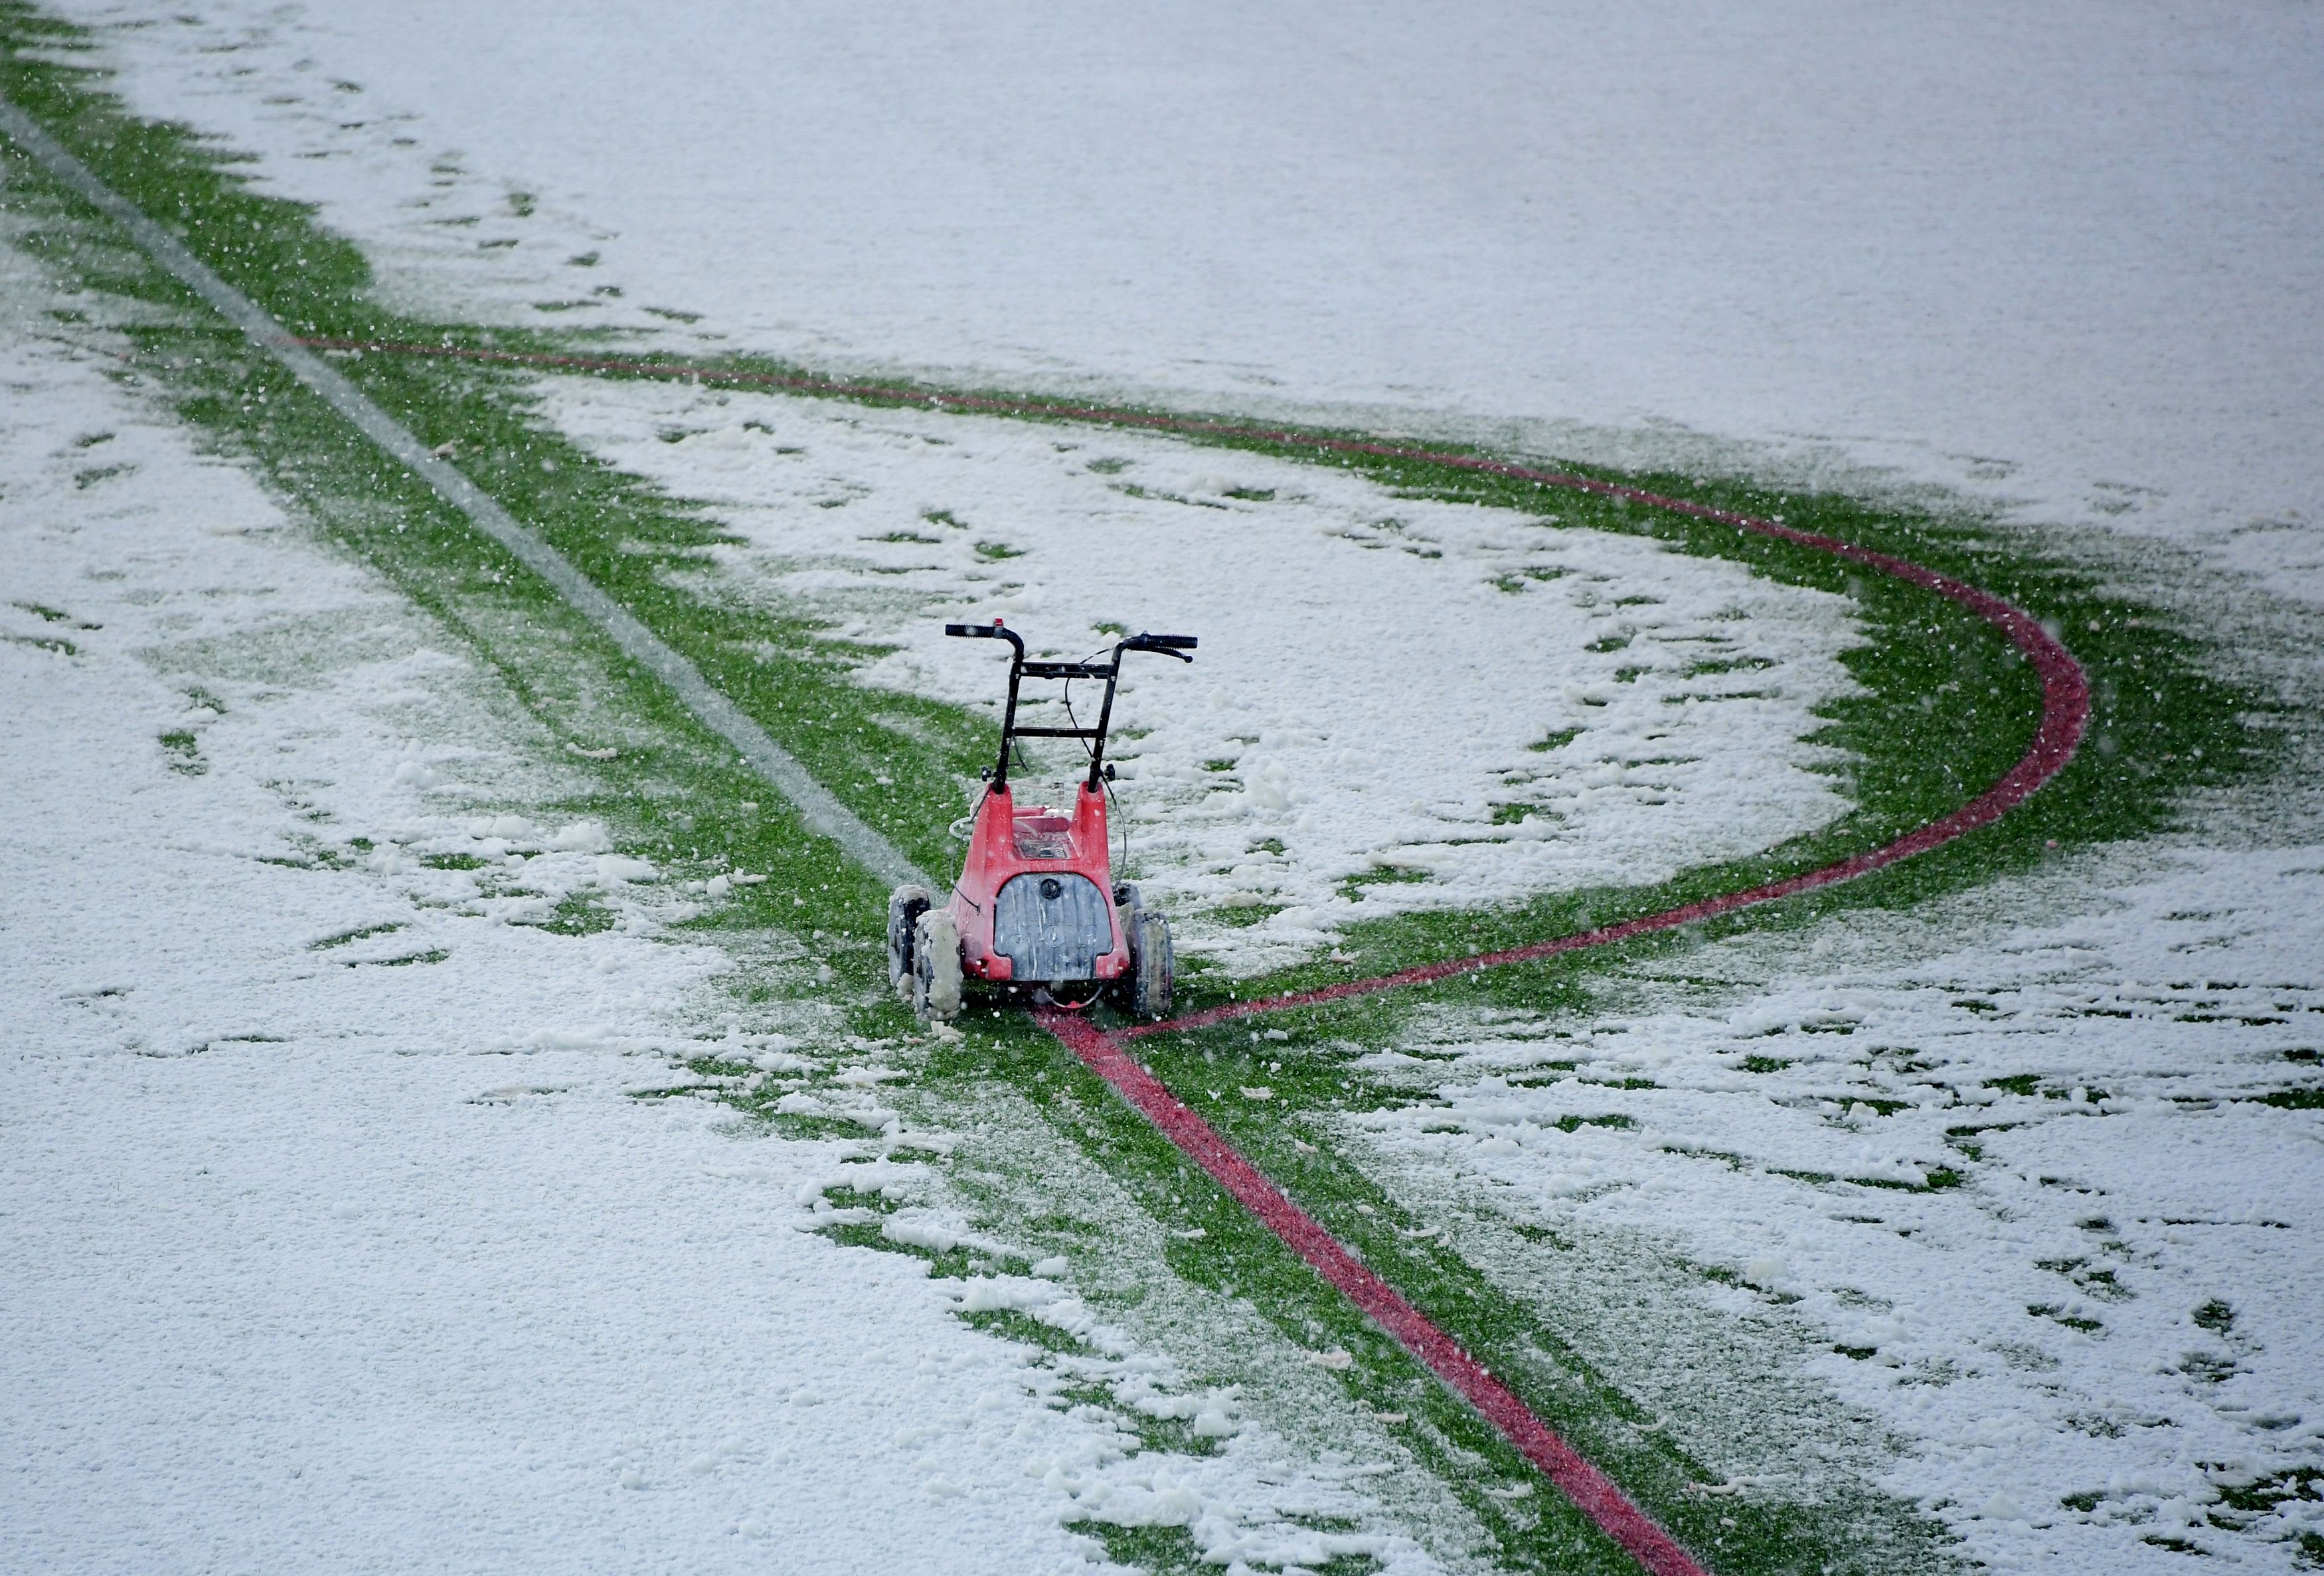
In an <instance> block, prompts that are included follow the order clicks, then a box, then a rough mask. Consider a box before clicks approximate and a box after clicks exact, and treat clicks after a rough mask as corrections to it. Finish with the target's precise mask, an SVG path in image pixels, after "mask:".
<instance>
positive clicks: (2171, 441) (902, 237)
mask: <svg viewBox="0 0 2324 1576" xmlns="http://www.w3.org/2000/svg"><path fill="white" fill-rule="evenodd" d="M58 10H59V11H60V13H62V14H68V15H72V16H76V17H82V18H87V19H88V20H90V21H92V22H100V23H104V22H111V23H135V24H136V25H135V27H134V29H127V30H124V31H120V32H115V33H114V34H113V35H112V39H111V41H112V44H113V47H114V48H115V50H116V51H118V53H119V55H120V57H121V58H122V59H123V60H126V61H128V62H129V63H130V64H131V65H132V67H133V69H132V72H131V74H130V77H129V78H128V80H127V82H126V83H125V87H126V88H127V91H128V94H129V97H130V100H131V102H132V104H133V105H134V106H136V107H137V108H139V109H140V110H143V111H145V112H147V113H152V114H159V115H173V116H182V117H184V118H186V119H188V120H189V121H191V122H192V123H194V124H198V125H200V126H204V127H206V128H209V129H212V130H215V131H217V132H218V133H220V134H223V135H225V136H226V137H227V138H229V139H230V140H231V141H232V143H234V144H235V146H237V147H239V148H243V149H245V150H248V151H250V152H258V153H261V154H263V155H265V158H264V160H263V163H262V166H261V169H262V171H263V174H264V176H265V178H266V179H267V180H269V181H270V182H272V184H273V185H274V186H275V187H276V188H277V189H280V190H281V191H283V192H285V193H286V194H288V195H291V196H294V197H297V198H302V199H305V200H308V201H312V202H317V203H319V204H320V205H321V207H322V211H323V214H324V217H326V218H327V221H328V222H329V223H330V224H332V225H333V226H335V227H337V228H338V229H340V230H342V231H343V232H345V233H347V234H350V235H355V236H357V237H359V238H361V239H363V240H364V241H365V242H366V243H367V244H369V245H370V247H371V249H372V251H373V253H374V256H375V257H377V258H378V259H379V260H380V261H381V263H383V266H384V267H385V268H386V270H387V278H388V284H389V288H390V290H391V292H392V294H393V295H394V296H396V297H397V298H399V299H401V300H408V301H410V302H413V303H415V304H419V305H420V306H421V308H422V309H424V310H442V309H445V308H446V307H447V304H449V305H451V306H452V308H453V309H455V310H468V311H489V312H491V313H493V314H494V315H496V316H500V317H503V318H514V319H517V320H526V319H530V320H533V321H544V320H554V321H556V322H558V323H563V324H568V325H569V324H571V323H574V322H576V321H587V322H593V323H594V322H600V321H602V322H604V323H608V324H631V325H637V326H641V327H651V328H659V329H662V330H669V329H670V328H671V327H672V324H671V322H670V321H669V319H667V318H659V317H655V316H653V315H651V313H652V311H653V309H660V310H662V311H665V312H667V311H682V312H690V313H698V314H701V319H700V321H699V322H698V323H697V324H696V325H695V327H696V330H697V331H698V332H701V333H704V334H707V335H715V336H718V339H719V342H721V343H724V344H727V345H739V346H750V347H752V348H756V349H769V350H776V351H781V352H787V353H789V354H792V355H798V356H799V357H801V358H803V359H806V360H808V361H810V362H814V363H816V364H823V365H835V366H877V367H896V368H905V369H912V370H920V371H930V372H937V373H954V374H957V375H959V376H960V377H961V378H963V379H964V380H973V378H975V377H980V376H982V377H989V378H999V379H1004V380H1011V381H1019V382H1035V383H1039V384H1043V385H1047V386H1069V387H1079V388H1088V387H1094V388H1100V389H1107V390H1121V391H1128V392H1136V393H1139V394H1146V395H1157V394H1159V395H1164V396H1175V397H1176V399H1177V400H1178V401H1180V402H1185V401H1194V402H1198V403H1199V402H1208V403H1214V404H1219V403H1222V404H1226V405H1230V406H1231V407H1234V408H1237V409H1244V410H1264V409H1274V408H1288V409H1293V410H1313V409H1316V408H1324V409H1338V410H1343V411H1344V410H1351V409H1352V410H1369V412H1370V416H1369V419H1372V420H1374V421H1376V422H1389V423H1393V424H1396V425H1405V426H1413V427H1425V428H1427V429H1440V430H1443V429H1449V430H1452V431H1455V432H1460V433H1467V432H1470V431H1473V430H1477V429H1484V430H1487V431H1490V432H1494V433H1497V434H1504V435H1507V436H1508V440H1509V441H1515V442H1517V443H1520V444H1525V445H1529V446H1535V447H1543V448H1546V449H1551V450H1554V452H1558V453H1563V454H1567V455H1571V454H1573V453H1575V452H1576V451H1578V450H1586V449H1591V448H1595V449H1598V450H1600V451H1602V452H1604V453H1606V454H1608V455H1609V456H1616V457H1626V456H1628V457H1635V456H1644V455H1653V456H1659V457H1679V458H1681V459H1682V460H1689V459H1691V460H1692V462H1693V463H1710V464H1720V463H1722V462H1723V463H1729V464H1733V463H1738V462H1748V463H1751V464H1754V465H1758V466H1760V467H1762V468H1766V467H1769V466H1772V465H1777V464H1789V465H1795V466H1797V467H1799V468H1801V469H1803V470H1806V471H1819V470H1821V471H1829V470H1831V469H1835V468H1836V469H1840V470H1843V471H1846V470H1857V469H1858V468H1861V467H1872V468H1874V469H1876V470H1880V469H1885V470H1889V471H1892V472H1893V474H1894V475H1895V476H1896V477H1898V478H1903V479H1910V480H1914V481H1932V482H1937V483H1941V484H1946V485H1948V486H1950V487H1954V488H1958V489H1961V490H1964V491H1966V492H1969V493H1972V494H1975V495H1978V496H1980V497H1985V498H1989V499H1994V500H1998V501H2003V502H2022V503H2023V505H2024V508H2023V509H2022V511H2021V517H2022V518H2024V519H2025V520H2026V521H2029V522H2032V523H2036V524H2042V523H2052V522H2061V521H2092V522H2112V523H2114V524H2116V525H2119V526H2122V527H2125V528H2126V529H2144V530H2153V531H2156V532H2161V533H2167V534H2170V535H2173V536H2176V537H2179V538H2181V539H2197V540H2200V541H2202V542H2204V543H2206V544H2207V545H2209V547H2211V548H2214V549H2216V550H2217V551H2218V553H2219V554H2220V555H2221V556H2222V557H2223V558H2226V559H2227V561H2230V562H2233V563H2236V564H2237V565H2239V566H2241V567H2246V568H2248V569H2250V570H2253V571H2254V572H2255V573H2258V574H2261V575H2264V576H2266V577H2267V578H2268V580H2269V582H2270V584H2271V585H2273V586H2274V587H2275V588H2277V589H2278V590H2279V591H2292V590H2296V591H2298V592H2300V593H2301V594H2305V595H2308V596H2310V597H2317V596H2324V530H2319V520H2324V512H2319V507H2318V503H2317V499H2316V496H2315V485H2314V484H2315V477H2316V462H2315V448H2316V445H2315V434H2316V432H2317V431H2318V430H2319V428H2324V370H2319V369H2324V313H2319V312H2318V311H2317V309H2316V307H2315V302H2316V300H2318V299H2319V297H2324V261H2319V260H2324V15H2319V13H2318V12H2317V11H2316V10H2315V8H2314V7H2312V6H2306V5H2292V4H2282V3H2264V4H2249V5H2227V6H2214V7H2207V8H2201V9H2198V10H2193V11H2190V10H2188V9H2186V8H2184V7H2181V6H2176V5H2169V4H2167V3H2165V0H2137V3H2135V4H2098V3H2097V0H2075V3H2073V4H2065V5H2046V6H2040V7H2026V6H2023V5H2009V4H2007V3H2006V0H1982V3H1976V0H1969V3H1964V0H1943V3H1940V4H1927V5H1886V6H1881V7H1877V8H1875V9H1871V10H1867V9H1866V8H1864V7H1862V6H1850V5H1834V4H1831V3H1830V0H1788V3H1786V4H1781V5H1758V6H1738V7H1730V8H1726V9H1706V8H1702V7H1696V6H1686V5H1671V4H1654V5H1626V6H1622V7H1618V8H1616V9H1614V10H1611V11H1609V10H1608V9H1607V8H1605V7H1602V6H1596V5H1585V4H1574V3H1571V0H1567V3H1562V4H1557V5H1520V4H1516V3H1513V0H1479V3H1476V4H1471V5H1462V6H1460V7H1457V8H1452V9H1449V10H1448V9H1446V8H1444V7H1436V6H1431V7H1411V6H1397V5H1386V4H1379V3H1377V0H1368V3H1366V4H1361V5H1312V4H1310V5H1291V6H1285V7H1275V8H1269V9H1268V10H1266V11H1264V12H1260V13H1256V14H1254V13H1252V12H1250V10H1249V9H1248V8H1244V7H1234V6H1221V5H1185V4H1179V5H1142V6H1133V7H1123V6H1104V5H1075V6H1066V7H1063V8H1056V7H1022V6H1018V5H1007V4H988V5H973V6H966V7H964V6H960V5H946V4H940V3H936V0H908V3H905V4H899V5H881V6H877V7H871V8H866V7H862V6H850V5H831V4H807V5H786V6H781V7H770V6H766V5H754V4H751V3H749V0H716V3H715V4H709V5H696V6H690V7H687V9H686V11H685V12H684V13H683V14H677V15H673V14H671V13H670V12H669V8H668V7H666V6H660V5H650V4H644V3H641V0H582V3H579V4H575V3H572V0H553V3H552V0H506V3H503V4H500V5H488V6H480V5H465V4H459V3H457V0H396V3H394V4H379V3H371V4H355V3H349V0H342V3H340V4H337V5H329V6H302V5H288V6H286V5H278V4H275V3H274V0H222V3H220V4H214V5H204V6H202V7H200V8H199V10H198V11H197V12H173V11H170V10H166V9H164V8H161V7H155V6H152V5H145V4H143V3H142V0H63V3H62V4H60V5H59V6H58ZM520 210H521V211H520ZM578 259H588V260H590V264H589V265H588V266H575V265H574V263H575V260H578ZM608 290H613V291H619V292H621V293H620V294H619V295H618V296H614V295H611V294H608V293H605V292H606V291H608ZM544 307H545V308H548V309H551V310H550V311H549V314H548V315H547V316H546V317H545V316H544V315H543V313H542V311H541V310H540V309H542V308H544ZM1869 479H1870V478H1867V477H1863V476H1859V477H1858V482H1859V483H1862V482H1865V481H1867V480H1869Z"/></svg>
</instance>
